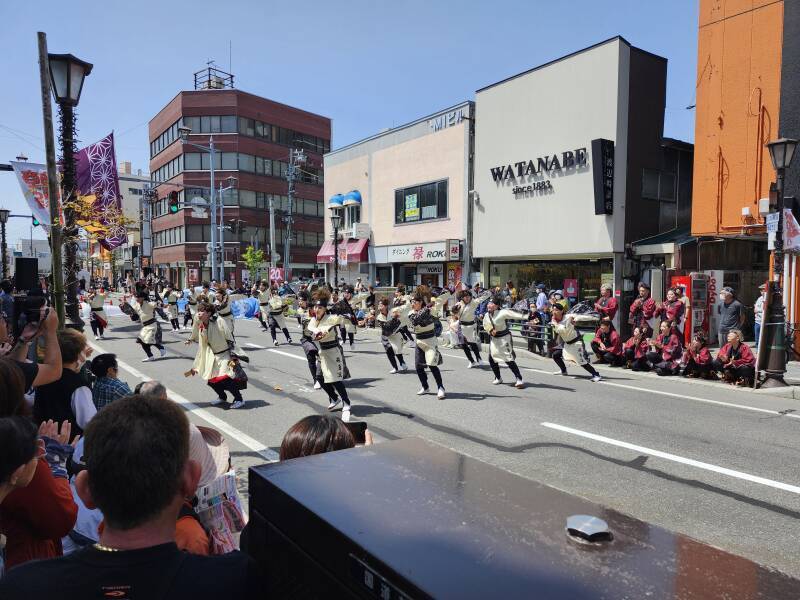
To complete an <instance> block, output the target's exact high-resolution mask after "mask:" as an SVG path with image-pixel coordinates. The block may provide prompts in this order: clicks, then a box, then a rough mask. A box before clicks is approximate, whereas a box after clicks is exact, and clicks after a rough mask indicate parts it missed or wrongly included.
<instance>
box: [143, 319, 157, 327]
mask: <svg viewBox="0 0 800 600" xmlns="http://www.w3.org/2000/svg"><path fill="white" fill-rule="evenodd" d="M155 322H156V320H155V318H153V319H150V320H149V321H144V322H143V323H142V327H145V326H146V325H152V324H153V323H155Z"/></svg>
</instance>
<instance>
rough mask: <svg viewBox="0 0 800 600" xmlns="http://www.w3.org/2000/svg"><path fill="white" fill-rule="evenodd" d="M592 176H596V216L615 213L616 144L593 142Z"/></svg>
mask: <svg viewBox="0 0 800 600" xmlns="http://www.w3.org/2000/svg"><path fill="white" fill-rule="evenodd" d="M592 174H593V175H594V214H596V215H610V214H612V213H613V212H614V142H612V141H611V140H604V139H597V140H592Z"/></svg>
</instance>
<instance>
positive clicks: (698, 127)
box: [692, 0, 783, 236]
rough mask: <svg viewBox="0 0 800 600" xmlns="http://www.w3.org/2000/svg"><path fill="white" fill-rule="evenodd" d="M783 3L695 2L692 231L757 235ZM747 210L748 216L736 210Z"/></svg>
mask: <svg viewBox="0 0 800 600" xmlns="http://www.w3.org/2000/svg"><path fill="white" fill-rule="evenodd" d="M782 36H783V2H775V1H774V0H700V24H699V35H698V52H697V100H696V104H697V108H696V121H695V146H694V181H693V197H692V234H694V235H748V234H750V233H753V234H756V233H757V234H759V235H762V236H763V235H764V234H765V232H764V228H763V226H762V225H763V219H762V218H761V217H760V215H759V213H758V200H759V198H766V197H767V196H768V195H769V186H770V183H771V182H772V181H774V178H775V174H774V171H773V169H772V164H771V163H770V160H769V152H768V150H767V149H766V148H765V147H764V144H765V143H766V142H767V141H769V140H770V139H772V138H775V137H777V135H776V134H777V131H778V114H779V113H778V111H779V105H780V74H781V47H782ZM745 206H747V207H750V213H751V216H750V217H744V216H742V208H743V207H745Z"/></svg>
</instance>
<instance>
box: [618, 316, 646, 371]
mask: <svg viewBox="0 0 800 600" xmlns="http://www.w3.org/2000/svg"><path fill="white" fill-rule="evenodd" d="M652 333H653V330H652V329H650V326H649V325H648V324H647V323H646V322H645V323H642V326H641V327H634V328H633V335H632V336H631V337H630V338H628V339H627V340H626V341H625V343H624V344H623V345H622V350H623V353H624V355H625V361H626V367H627V368H628V369H633V370H634V371H649V370H650V365H649V364H648V362H647V350H648V349H649V348H650V343H649V342H650V340H649V338H650V336H651V335H652Z"/></svg>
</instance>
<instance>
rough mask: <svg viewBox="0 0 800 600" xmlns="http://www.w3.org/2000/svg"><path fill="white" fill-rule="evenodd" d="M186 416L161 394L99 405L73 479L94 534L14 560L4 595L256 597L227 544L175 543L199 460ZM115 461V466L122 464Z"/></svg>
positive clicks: (254, 579)
mask: <svg viewBox="0 0 800 600" xmlns="http://www.w3.org/2000/svg"><path fill="white" fill-rule="evenodd" d="M188 425H189V422H188V420H187V418H186V414H185V413H184V412H183V410H182V409H181V408H180V407H179V406H177V405H176V404H173V403H172V402H170V401H168V400H160V399H155V398H150V397H147V396H128V397H127V398H122V399H121V400H117V401H116V402H114V403H112V404H111V405H109V406H107V407H106V408H104V409H103V410H102V411H101V412H100V413H98V415H97V416H96V417H95V418H94V419H92V421H91V423H90V424H89V426H88V427H87V430H86V442H85V455H84V461H85V463H86V470H84V471H81V472H80V473H79V474H78V475H77V477H76V482H75V483H76V488H77V490H78V494H79V495H80V496H81V498H82V499H83V500H84V503H85V504H86V506H87V507H90V508H94V507H97V508H99V509H100V510H102V512H103V515H104V519H105V521H104V523H105V526H104V528H103V532H102V533H101V534H100V541H99V542H98V543H97V544H95V545H93V546H90V547H88V548H84V549H82V550H78V551H77V552H74V553H72V554H70V555H69V556H67V557H64V558H61V559H56V560H48V561H40V562H36V563H32V564H28V565H24V566H22V567H19V568H17V569H15V570H13V571H11V572H10V573H9V574H8V575H6V577H4V578H3V579H2V580H0V597H2V598H3V599H4V600H15V599H24V600H30V599H31V598H45V597H52V596H53V595H54V590H57V594H55V595H57V596H58V597H59V598H65V599H70V598H95V597H100V596H103V597H105V596H106V595H107V594H105V591H108V590H126V591H127V590H136V592H135V597H137V598H192V599H197V600H201V599H204V598H209V599H214V600H218V599H219V598H256V597H259V595H260V594H261V593H262V592H263V588H262V583H261V581H259V576H258V571H257V566H256V564H255V562H254V561H252V559H250V558H248V557H247V556H245V555H243V554H241V553H240V552H233V553H230V554H228V555H225V556H214V557H206V556H197V555H194V554H188V553H185V552H181V551H180V550H178V547H177V546H176V545H175V523H176V521H177V519H178V514H179V512H180V509H181V506H182V505H183V502H184V499H185V498H186V497H187V496H188V495H191V494H193V493H194V490H195V489H196V487H197V482H198V479H199V477H200V467H199V465H198V464H197V463H195V462H194V461H192V460H190V459H189V458H188V455H189V428H188ZM122 465H124V468H122V467H121V466H122Z"/></svg>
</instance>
